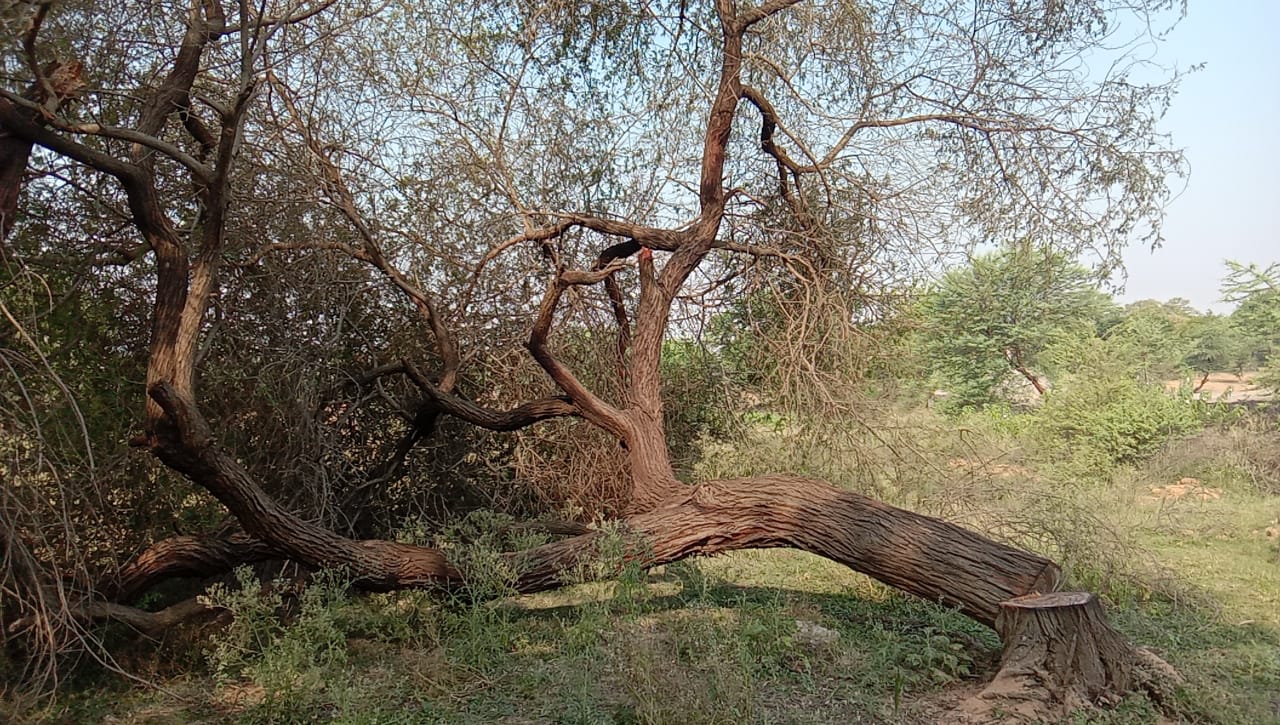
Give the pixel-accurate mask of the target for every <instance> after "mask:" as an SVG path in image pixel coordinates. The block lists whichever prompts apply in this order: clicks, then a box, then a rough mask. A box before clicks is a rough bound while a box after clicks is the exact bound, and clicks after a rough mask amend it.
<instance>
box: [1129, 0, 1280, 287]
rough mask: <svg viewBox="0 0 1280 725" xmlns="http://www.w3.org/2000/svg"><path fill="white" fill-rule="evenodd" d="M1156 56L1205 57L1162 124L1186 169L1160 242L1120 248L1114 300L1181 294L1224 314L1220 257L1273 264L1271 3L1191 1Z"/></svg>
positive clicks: (1278, 76)
mask: <svg viewBox="0 0 1280 725" xmlns="http://www.w3.org/2000/svg"><path fill="white" fill-rule="evenodd" d="M1157 61H1158V62H1160V63H1161V64H1162V65H1166V66H1173V65H1176V66H1177V67H1178V68H1187V67H1190V66H1192V65H1194V64H1196V63H1204V64H1205V67H1204V70H1202V71H1200V72H1198V73H1193V74H1191V75H1189V76H1188V77H1187V78H1186V79H1185V80H1184V81H1183V83H1182V86H1181V89H1180V91H1179V93H1178V96H1177V98H1175V99H1174V101H1173V106H1172V107H1171V108H1170V110H1169V113H1168V114H1167V115H1166V116H1165V118H1164V122H1163V124H1162V126H1163V129H1164V130H1165V131H1167V132H1169V133H1171V134H1172V135H1173V142H1174V144H1175V145H1177V146H1180V147H1182V148H1184V149H1185V150H1186V155H1187V159H1188V161H1189V162H1190V166H1191V174H1190V176H1189V178H1188V179H1187V184H1186V188H1185V190H1184V191H1182V193H1181V194H1180V195H1179V196H1178V197H1177V198H1175V199H1174V200H1173V201H1172V202H1171V203H1170V205H1169V208H1168V216H1167V217H1166V219H1165V226H1164V237H1165V243H1164V246H1162V247H1161V248H1159V249H1157V250H1155V252H1152V251H1150V249H1148V248H1145V247H1139V246H1134V247H1132V248H1130V249H1129V250H1128V252H1127V253H1126V254H1125V262H1126V266H1127V267H1128V270H1129V281H1128V284H1127V285H1126V288H1125V293H1124V294H1123V295H1122V296H1121V299H1122V300H1123V301H1126V302H1128V301H1133V300H1140V299H1146V298H1156V299H1168V298H1170V297H1185V298H1187V299H1188V300H1190V301H1191V304H1192V305H1193V306H1194V307H1196V308H1197V309H1207V308H1212V309H1215V310H1217V311H1227V310H1229V309H1230V307H1231V306H1230V305H1227V304H1224V303H1222V302H1220V301H1219V299H1220V293H1219V291H1218V285H1219V281H1220V280H1221V278H1222V276H1223V275H1224V274H1225V270H1226V267H1225V265H1224V264H1223V260H1224V259H1234V260H1238V261H1241V262H1260V263H1263V264H1265V263H1267V262H1275V261H1280V0H1230V1H1228V2H1211V1H1210V0H1190V2H1189V8H1188V9H1187V16H1186V18H1185V19H1184V20H1183V21H1182V22H1181V23H1180V24H1179V25H1178V26H1177V27H1176V28H1175V29H1174V30H1173V32H1172V33H1171V34H1170V36H1169V42H1168V43H1166V44H1164V45H1163V46H1162V47H1161V48H1160V50H1159V51H1158V55H1157Z"/></svg>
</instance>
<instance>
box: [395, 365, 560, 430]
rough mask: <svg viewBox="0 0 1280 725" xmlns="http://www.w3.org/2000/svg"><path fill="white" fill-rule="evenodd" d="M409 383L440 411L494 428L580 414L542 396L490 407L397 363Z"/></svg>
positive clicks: (558, 401)
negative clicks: (506, 407)
mask: <svg viewBox="0 0 1280 725" xmlns="http://www.w3.org/2000/svg"><path fill="white" fill-rule="evenodd" d="M401 364H402V365H403V366H404V370H405V372H406V373H407V374H408V375H409V378H410V379H411V380H413V383H414V384H415V385H417V386H418V389H419V390H421V391H422V393H423V395H425V396H426V397H427V399H428V400H429V401H431V403H432V404H434V405H435V406H436V407H437V408H438V409H439V410H440V412H443V413H448V414H449V415H452V416H453V417H455V418H458V419H459V420H463V421H466V422H468V423H470V424H472V425H475V426H479V427H481V428H485V429H487V430H494V431H515V430H520V429H521V428H527V427H529V426H531V425H533V424H535V423H538V422H540V421H544V420H548V419H550V418H563V417H565V416H580V415H581V414H582V413H581V412H580V411H579V410H578V407H577V406H576V405H574V404H573V403H572V402H570V401H569V399H568V398H564V397H561V398H543V399H541V400H532V401H529V402H527V403H522V404H521V405H517V406H516V407H514V408H511V409H510V410H493V409H492V408H486V407H484V406H481V405H477V404H475V403H473V402H471V401H469V400H464V399H462V398H460V397H458V396H456V395H451V394H449V393H446V392H444V391H442V390H440V389H439V388H438V387H436V386H435V385H432V384H431V381H430V380H428V379H427V376H425V375H423V374H422V371H420V370H418V368H417V367H415V366H413V365H412V364H410V363H409V362H407V361H405V362H403V363H401Z"/></svg>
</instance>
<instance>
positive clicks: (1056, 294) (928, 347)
mask: <svg viewBox="0 0 1280 725" xmlns="http://www.w3.org/2000/svg"><path fill="white" fill-rule="evenodd" d="M1103 301H1104V300H1103V297H1102V295H1101V294H1100V293H1099V292H1098V290H1097V287H1096V282H1095V281H1094V279H1093V277H1092V275H1091V274H1090V273H1089V271H1088V270H1086V269H1084V268H1083V267H1081V266H1080V265H1078V264H1076V263H1075V262H1074V261H1073V260H1071V259H1070V258H1069V257H1067V256H1066V255H1064V254H1061V253H1059V252H1056V251H1054V250H1052V249H1036V248H1034V247H1031V246H1029V245H1014V246H1012V247H1010V248H1008V249H1006V250H1004V251H1002V252H998V253H989V254H984V255H980V256H978V257H975V258H974V259H973V261H972V262H970V263H969V264H968V265H966V266H964V267H960V268H956V269H952V270H950V271H948V272H947V273H946V274H945V275H944V276H943V278H942V281H941V282H940V283H939V284H938V286H937V287H936V288H935V289H934V290H932V291H931V292H930V293H929V294H927V295H926V296H925V297H924V299H923V301H922V302H921V312H922V317H923V327H922V329H921V333H920V337H921V341H922V347H923V348H924V353H925V358H926V360H927V361H928V364H929V367H930V368H931V369H932V371H933V373H934V374H935V375H937V376H938V377H939V378H940V379H941V381H942V383H943V385H945V386H946V388H947V390H948V392H950V393H951V394H952V395H954V396H955V397H954V402H955V404H956V405H984V404H987V403H991V402H994V401H995V400H997V399H998V397H999V392H998V391H999V388H1000V386H1001V385H1002V384H1003V383H1005V382H1006V381H1007V380H1008V379H1009V377H1010V376H1011V375H1016V376H1018V377H1021V378H1022V379H1023V380H1025V381H1027V382H1028V383H1030V384H1031V386H1032V387H1033V388H1035V391H1036V393H1038V394H1040V395H1044V393H1045V390H1046V388H1047V386H1046V383H1045V381H1044V380H1043V379H1042V377H1041V371H1042V370H1043V364H1042V361H1041V360H1040V357H1041V355H1042V354H1043V353H1044V351H1045V350H1046V349H1048V348H1049V347H1050V346H1051V345H1052V344H1053V343H1054V342H1056V341H1059V340H1062V339H1063V338H1065V337H1070V336H1072V335H1075V334H1079V333H1080V331H1081V330H1082V329H1086V330H1088V331H1089V332H1092V327H1093V325H1092V322H1093V320H1094V318H1096V317H1097V315H1098V313H1099V312H1100V311H1101V310H1102V307H1103Z"/></svg>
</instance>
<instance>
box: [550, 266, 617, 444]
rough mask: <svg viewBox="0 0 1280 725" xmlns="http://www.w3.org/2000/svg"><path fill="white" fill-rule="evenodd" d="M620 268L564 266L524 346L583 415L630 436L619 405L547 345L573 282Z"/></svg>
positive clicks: (594, 281)
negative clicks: (593, 387)
mask: <svg viewBox="0 0 1280 725" xmlns="http://www.w3.org/2000/svg"><path fill="white" fill-rule="evenodd" d="M619 268H620V263H619V262H616V261H615V262H612V263H610V264H609V265H607V266H605V267H604V268H602V269H597V270H591V271H584V270H562V271H561V272H559V273H558V274H557V275H556V277H555V279H553V280H551V282H550V284H548V285H547V293H546V295H545V296H543V298H542V304H541V305H540V306H539V308H538V317H537V319H536V320H535V321H534V324H533V328H532V330H531V331H530V332H529V341H528V342H527V343H526V344H525V347H526V348H527V349H528V350H529V353H530V354H531V355H533V359H534V360H536V361H537V363H538V365H540V366H541V367H542V369H543V370H544V371H545V372H546V373H547V375H548V376H550V377H551V380H552V381H553V382H554V383H555V384H556V386H557V387H559V388H560V389H561V390H563V391H564V392H565V394H566V395H568V396H569V399H570V400H572V401H573V403H574V404H575V405H576V406H577V407H578V410H579V411H580V412H581V414H582V417H583V418H586V419H587V420H589V421H591V422H592V423H594V424H596V425H598V426H600V427H601V428H604V429H605V430H607V431H609V432H610V433H612V434H613V435H615V436H617V437H619V438H621V439H624V440H625V439H627V438H628V437H629V436H630V432H631V430H630V425H629V424H628V422H627V420H626V417H625V416H623V414H622V412H621V411H619V410H618V409H617V408H615V407H613V406H612V405H609V404H608V403H606V402H605V401H604V400H602V399H601V398H599V397H598V396H596V394H595V393H593V392H591V391H590V390H589V389H588V388H587V387H586V386H585V385H583V384H582V382H581V381H580V380H578V378H577V377H576V376H575V375H574V374H573V373H572V372H571V371H570V370H569V368H567V367H565V366H564V365H563V364H562V363H561V362H560V361H559V360H557V359H556V357H555V356H554V355H552V354H551V351H550V350H549V349H548V348H547V341H548V339H549V338H550V336H551V325H552V323H553V321H554V320H555V314H556V308H557V307H558V306H559V304H560V297H561V295H563V294H564V291H565V290H566V289H568V288H569V287H570V286H573V285H590V284H597V283H599V282H601V281H603V280H604V279H605V278H606V277H608V276H609V275H611V274H613V273H614V272H616V271H617V270H618V269H619Z"/></svg>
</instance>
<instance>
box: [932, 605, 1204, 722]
mask: <svg viewBox="0 0 1280 725" xmlns="http://www.w3.org/2000/svg"><path fill="white" fill-rule="evenodd" d="M995 628H996V632H997V633H999V635H1000V640H1001V641H1002V642H1003V643H1004V654H1003V656H1002V657H1001V660H1000V671H999V672H997V673H996V676H995V678H994V679H992V681H991V683H990V684H989V685H987V687H986V688H985V689H984V690H983V691H982V692H981V693H980V694H978V695H977V696H975V697H973V698H971V699H969V700H968V701H966V702H965V703H963V704H962V705H961V706H960V707H959V708H958V709H957V711H956V714H957V716H959V717H958V718H957V719H958V720H965V721H969V722H975V721H976V722H1000V721H1009V722H1059V721H1061V720H1062V719H1063V718H1065V717H1067V716H1068V715H1069V714H1070V713H1073V712H1078V711H1087V710H1091V709H1093V708H1095V707H1099V706H1109V705H1114V704H1116V703H1117V702H1119V700H1120V699H1121V698H1123V697H1124V696H1125V695H1126V694H1127V693H1129V692H1132V691H1134V690H1138V689H1141V690H1145V691H1147V693H1148V694H1149V695H1150V696H1151V697H1152V699H1153V700H1154V701H1155V702H1156V703H1157V704H1159V705H1162V706H1167V705H1168V704H1169V703H1168V700H1169V697H1170V695H1171V694H1172V686H1173V685H1174V684H1176V683H1177V682H1180V681H1181V678H1180V677H1179V676H1178V674H1177V672H1176V671H1174V670H1173V668H1172V667H1170V666H1169V665H1168V664H1166V663H1165V662H1164V661H1163V660H1161V659H1160V658H1159V657H1157V656H1156V655H1154V654H1152V653H1151V652H1149V651H1147V650H1145V649H1142V648H1136V647H1134V646H1133V645H1131V644H1130V643H1129V642H1128V640H1126V639H1125V638H1124V636H1123V635H1121V634H1120V633H1119V632H1117V631H1115V630H1114V629H1112V628H1111V626H1110V625H1108V624H1107V622H1106V618H1105V617H1104V616H1103V612H1102V604H1101V602H1099V601H1098V597H1097V596H1096V595H1094V594H1092V593H1090V592H1054V593H1049V594H1029V595H1027V596H1023V597H1017V598H1016V599H1010V600H1008V601H1006V602H1001V604H1000V615H999V616H998V617H997V618H996V627H995Z"/></svg>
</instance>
